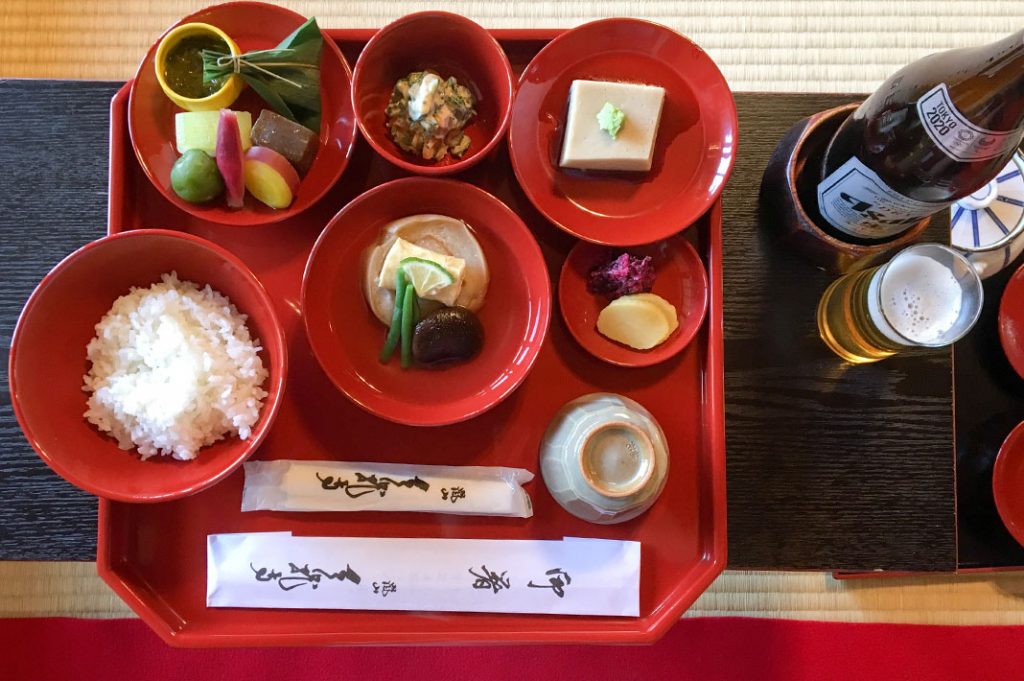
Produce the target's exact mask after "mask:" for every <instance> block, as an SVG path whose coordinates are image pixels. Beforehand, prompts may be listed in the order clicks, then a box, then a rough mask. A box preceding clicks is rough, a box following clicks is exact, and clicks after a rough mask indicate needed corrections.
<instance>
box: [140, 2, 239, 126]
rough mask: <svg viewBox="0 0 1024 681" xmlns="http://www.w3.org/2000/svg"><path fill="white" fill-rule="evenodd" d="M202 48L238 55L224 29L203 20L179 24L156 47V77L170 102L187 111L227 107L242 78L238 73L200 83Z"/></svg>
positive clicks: (201, 80) (213, 109) (201, 75)
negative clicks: (201, 21)
mask: <svg viewBox="0 0 1024 681" xmlns="http://www.w3.org/2000/svg"><path fill="white" fill-rule="evenodd" d="M203 50H216V51H218V52H224V53H228V52H230V53H231V54H232V55H236V56H237V55H239V54H241V50H239V49H238V45H236V44H235V41H234V40H232V39H231V38H230V37H229V36H228V35H227V34H226V33H225V32H224V31H222V30H220V29H219V28H217V27H216V26H211V25H210V24H203V23H198V22H196V23H189V24H182V25H181V26H177V27H176V28H174V29H172V30H171V31H170V33H168V34H167V35H166V36H164V38H163V40H161V41H160V45H159V46H157V48H156V58H155V59H154V60H153V61H154V66H155V68H156V79H157V81H158V82H159V83H160V87H161V88H162V89H163V91H164V94H166V95H167V96H168V97H169V98H170V100H171V101H172V102H174V103H175V104H177V105H178V106H180V107H181V108H182V109H185V110H187V111H216V110H218V109H226V108H229V107H230V106H231V105H232V104H234V102H235V100H236V99H238V95H240V94H241V93H242V88H243V87H245V81H244V80H242V78H241V76H239V75H238V74H232V75H230V76H228V77H226V78H220V79H217V80H214V81H211V82H209V83H204V82H203V57H202V51H203Z"/></svg>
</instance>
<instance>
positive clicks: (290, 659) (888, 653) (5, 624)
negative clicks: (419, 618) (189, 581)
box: [0, 619, 1024, 681]
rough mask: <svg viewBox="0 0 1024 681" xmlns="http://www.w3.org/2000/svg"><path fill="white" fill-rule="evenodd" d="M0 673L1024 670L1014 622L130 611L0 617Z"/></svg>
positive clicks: (299, 677) (643, 675)
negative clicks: (452, 640) (188, 619)
mask: <svg viewBox="0 0 1024 681" xmlns="http://www.w3.org/2000/svg"><path fill="white" fill-rule="evenodd" d="M0 651H2V654H0V679H4V680H5V681H21V680H22V679H27V680H32V681H35V680H36V679H38V680H40V681H43V680H46V681H50V680H53V679H75V680H76V681H90V680H91V679H101V680H102V681H117V680H120V679H125V680H127V681H140V680H145V681H165V680H166V681H172V680H173V681H179V680H181V679H188V681H236V680H237V681H263V680H264V679H266V680H267V681H292V680H295V681H320V680H324V681H327V680H330V681H346V680H347V679H355V680H358V681H378V680H385V679H386V680H388V681H391V680H398V681H421V680H423V681H426V680H428V679H429V681H457V680H458V679H473V680H474V681H505V680H506V679H507V680H509V681H512V680H515V681H534V680H537V679H558V681H577V680H578V681H605V680H608V681H632V680H634V679H635V680H637V681H640V680H642V681H656V680H660V679H671V680H672V681H688V680H689V679H699V680H700V681H718V680H722V681H733V680H736V681H739V680H743V681H748V680H751V681H775V680H780V681H781V680H784V681H801V680H802V679H814V680H815V681H826V680H830V679H836V680H842V681H856V680H858V679H870V680H871V681H881V680H885V679H908V680H910V679H913V681H931V680H932V679H943V680H944V679H971V680H972V681H985V680H986V679H999V680H1000V681H1002V680H1004V679H1020V678H1024V665H1022V662H1024V659H1022V658H1024V627H926V626H908V625H889V624H824V623H817V622H794V621H785V620H755V619H687V620H683V621H681V622H680V623H679V624H678V625H676V626H675V627H674V628H673V629H672V631H670V632H669V633H668V634H667V635H666V636H665V638H664V639H662V640H661V641H660V642H659V643H657V644H656V645H654V646H647V647H607V646H606V647H594V646H548V647H545V646H532V647H510V646H508V647H490V646H487V647H447V648H440V647H437V648H276V649H274V648H269V649H253V648H249V649H236V650H177V649H173V648H169V647H167V646H166V645H164V643H162V642H161V641H160V640H159V639H158V638H157V637H156V635H155V634H153V633H152V632H150V631H149V629H147V628H146V626H145V625H144V624H143V623H142V622H140V621H138V620H76V619H7V620H4V619H0Z"/></svg>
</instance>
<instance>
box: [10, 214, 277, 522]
mask: <svg viewBox="0 0 1024 681" xmlns="http://www.w3.org/2000/svg"><path fill="white" fill-rule="evenodd" d="M171 271H174V272H177V274H178V277H179V278H180V279H181V280H183V281H185V280H187V281H193V282H195V283H197V284H199V285H200V286H202V285H206V284H208V285H210V286H211V287H213V288H214V289H216V290H217V291H219V292H221V293H222V294H224V295H225V296H227V297H228V298H229V299H230V300H231V302H232V303H233V304H234V305H235V307H237V308H238V310H239V311H240V312H241V313H242V314H245V315H247V316H248V319H247V320H246V324H247V326H248V328H249V331H250V333H251V335H252V336H253V337H254V338H256V339H258V340H259V343H260V345H261V346H262V350H261V352H260V355H261V359H262V361H263V365H264V367H265V368H266V369H267V371H268V373H269V378H268V379H267V381H266V382H265V383H264V386H263V387H264V389H265V390H266V391H267V393H268V396H267V397H266V399H265V400H264V404H263V407H262V410H261V412H260V415H259V420H258V421H257V423H256V425H255V426H254V427H253V430H252V433H251V434H250V436H249V437H248V439H245V440H241V439H239V438H238V437H237V436H229V437H227V438H225V439H222V440H220V441H219V442H217V443H215V444H213V445H210V446H207V447H203V448H202V449H200V450H199V451H198V454H197V456H196V458H195V459H193V460H191V461H179V460H176V459H173V458H171V457H170V456H153V457H150V458H149V459H147V460H145V461H143V460H142V459H141V458H140V456H139V454H138V453H137V452H136V451H134V450H131V451H126V450H124V449H120V448H119V447H118V444H117V441H116V440H115V439H114V438H112V437H110V436H108V435H107V434H105V433H103V432H101V431H100V430H98V429H97V428H96V427H95V426H93V425H92V424H90V423H88V422H87V421H86V419H85V417H84V415H83V414H84V412H85V411H86V402H87V399H88V396H87V394H86V393H85V392H84V391H83V389H82V385H83V376H84V374H85V373H86V372H87V371H88V370H89V362H88V360H87V354H86V346H87V345H88V343H89V341H90V340H91V339H92V338H93V337H94V335H95V333H96V331H95V327H96V324H97V323H98V322H99V321H100V320H101V319H102V318H103V316H104V315H105V314H106V313H107V311H108V310H109V309H110V307H111V305H112V304H113V302H114V301H115V300H116V299H117V298H118V297H120V296H122V295H125V294H127V293H128V292H129V290H130V288H131V287H132V286H148V285H150V284H153V283H156V282H158V281H160V275H162V274H164V273H167V272H171ZM8 361H9V366H8V371H9V376H10V393H11V401H12V403H13V405H14V413H15V415H16V416H17V418H18V423H19V424H20V425H21V428H22V430H23V431H24V433H25V436H26V437H27V438H28V441H29V442H30V443H31V444H32V447H33V448H34V449H35V450H36V452H37V453H38V454H39V456H40V458H42V459H43V461H44V462H46V464H47V465H48V466H50V468H51V469H53V471H54V472H56V473H57V474H58V475H60V476H61V477H62V478H64V479H65V480H67V481H68V482H70V483H72V484H73V485H76V486H78V487H80V488H82V489H83V490H85V491H87V492H89V493H91V494H95V495H96V496H100V497H104V498H106V499H113V500H116V501H126V502H155V501H168V500H171V499H177V498H180V497H184V496H187V495H190V494H194V493H196V492H198V491H200V490H202V489H205V488H207V487H209V486H210V485H213V484H214V483H216V482H218V481H219V480H222V479H224V478H225V477H227V476H228V475H229V474H230V473H231V472H232V471H233V470H235V469H236V468H237V467H238V466H240V465H241V464H242V462H243V461H245V460H246V459H247V458H248V457H249V455H250V454H252V452H254V451H255V450H256V448H257V447H259V445H260V443H261V442H262V441H263V439H264V438H265V437H266V435H267V433H268V432H269V430H270V427H271V424H272V423H273V421H274V419H275V417H276V415H277V411H278V406H279V403H280V399H281V394H282V392H283V390H284V381H285V370H286V363H287V359H286V343H285V339H284V333H283V331H282V328H281V325H280V323H279V322H278V318H277V314H276V313H275V312H274V307H273V303H272V302H271V300H270V298H269V296H268V295H267V293H266V291H265V290H264V289H263V286H262V285H261V284H260V282H259V281H258V280H257V279H256V277H255V276H254V275H253V274H252V272H251V271H249V269H248V268H247V267H246V266H245V265H244V264H243V263H242V261H241V260H239V259H238V258H237V257H235V256H234V255H232V254H231V253H229V252H228V251H226V250H224V249H222V248H221V247H220V246H217V245H215V244H213V243H211V242H209V241H206V240H204V239H200V238H199V237H196V236H192V235H188V234H183V233H180V232H173V231H165V230H157V229H140V230H135V231H130V232H124V233H121V234H115V235H113V236H108V237H105V238H103V239H100V240H98V241H94V242H92V243H90V244H88V245H86V246H83V247H82V248H80V249H79V250H77V251H75V252H74V253H72V254H71V255H69V256H67V257H66V258H65V259H64V260H62V261H61V262H60V263H59V264H58V265H57V266H56V267H54V268H53V269H52V270H51V271H50V273H49V274H47V275H46V277H44V278H43V280H42V281H41V282H40V283H39V285H38V286H37V287H36V289H35V291H34V292H33V293H32V295H31V296H30V297H29V299H28V302H27V303H26V304H25V308H24V310H23V311H22V313H21V317H20V318H19V319H18V324H17V326H16V327H15V330H14V336H13V339H12V341H11V352H10V356H9V360H8Z"/></svg>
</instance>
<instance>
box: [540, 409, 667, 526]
mask: <svg viewBox="0 0 1024 681" xmlns="http://www.w3.org/2000/svg"><path fill="white" fill-rule="evenodd" d="M540 468H541V473H542V475H543V476H544V483H545V484H546V485H547V487H548V491H549V492H551V496H553V497H554V498H555V501H557V502H558V503H559V504H561V506H562V507H563V508H564V509H565V510H567V511H568V512H569V513H572V514H573V515H574V516H576V517H578V518H582V519H583V520H586V521H589V522H592V523H598V524H602V525H608V524H612V523H621V522H625V521H627V520H631V519H633V518H635V517H637V516H638V515H640V514H641V513H643V512H644V511H646V510H647V509H648V508H650V507H651V505H652V504H654V502H655V500H656V499H657V498H658V495H659V494H661V490H662V489H663V488H664V487H665V479H666V477H667V475H668V446H667V444H666V442H665V434H664V433H663V432H662V430H661V427H660V426H659V425H658V422H657V421H655V420H654V417H653V416H651V413H650V412H649V411H647V410H646V409H644V408H643V407H642V406H641V405H640V404H639V403H637V402H635V401H633V400H631V399H629V398H627V397H623V396H621V395H615V394H612V393H593V394H590V395H584V396H583V397H579V398H577V399H575V400H572V401H571V402H569V403H568V404H566V405H565V406H563V407H562V408H561V409H560V410H559V411H558V413H557V414H556V415H555V417H554V418H553V419H552V420H551V423H550V424H549V425H548V429H547V432H546V433H545V434H544V439H543V441H542V442H541V447H540Z"/></svg>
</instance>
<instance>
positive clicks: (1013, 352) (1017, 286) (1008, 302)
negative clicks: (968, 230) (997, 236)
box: [999, 267, 1024, 378]
mask: <svg viewBox="0 0 1024 681" xmlns="http://www.w3.org/2000/svg"><path fill="white" fill-rule="evenodd" d="M999 342H1000V343H1002V346H1003V352H1005V353H1006V358H1007V359H1008V360H1010V365H1011V366H1013V369H1014V371H1016V372H1017V375H1019V376H1020V377H1021V378H1024V267H1019V268H1017V271H1016V272H1014V273H1013V276H1012V277H1010V280H1009V281H1008V282H1006V288H1005V289H1003V297H1002V298H1000V299H999Z"/></svg>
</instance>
